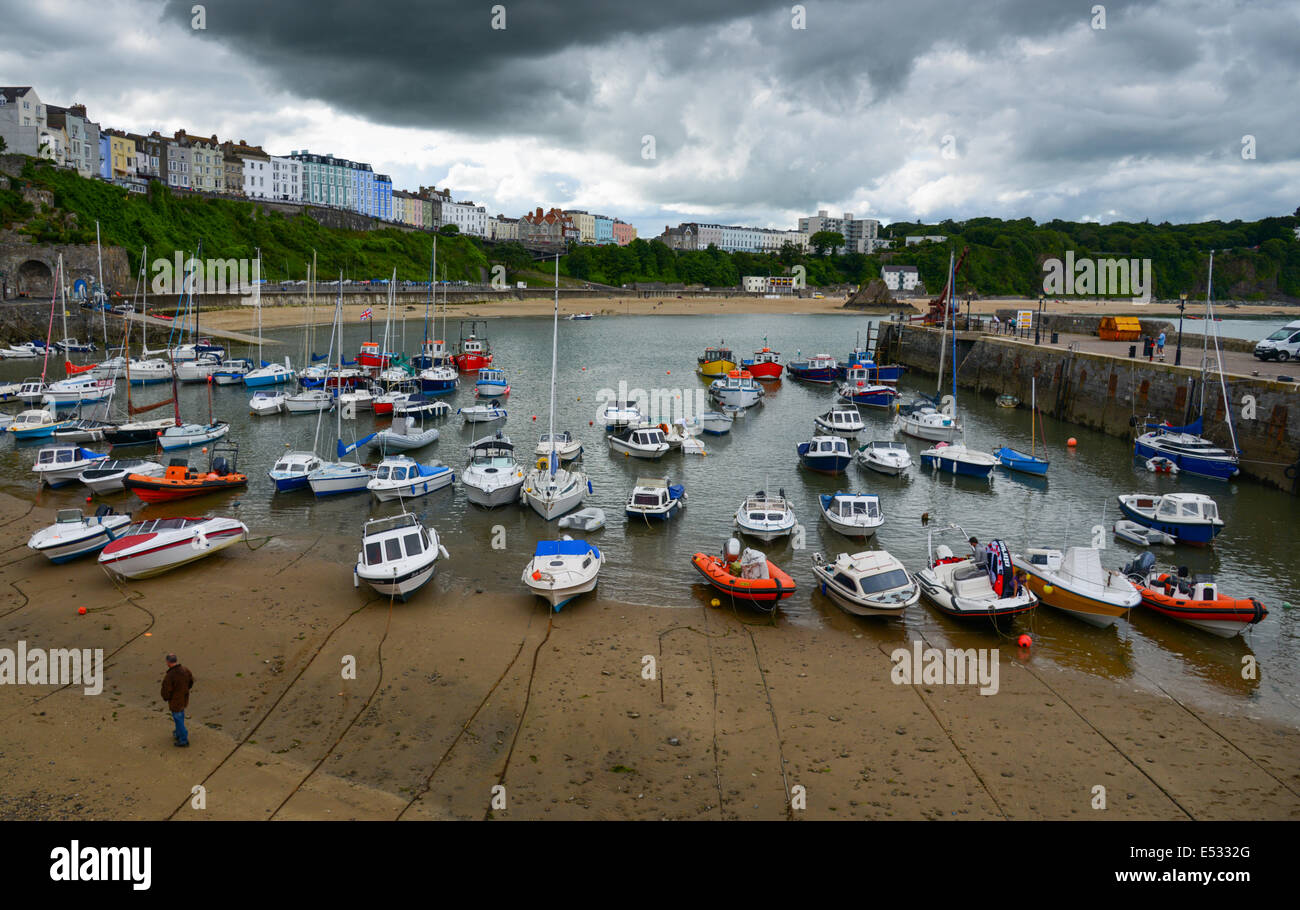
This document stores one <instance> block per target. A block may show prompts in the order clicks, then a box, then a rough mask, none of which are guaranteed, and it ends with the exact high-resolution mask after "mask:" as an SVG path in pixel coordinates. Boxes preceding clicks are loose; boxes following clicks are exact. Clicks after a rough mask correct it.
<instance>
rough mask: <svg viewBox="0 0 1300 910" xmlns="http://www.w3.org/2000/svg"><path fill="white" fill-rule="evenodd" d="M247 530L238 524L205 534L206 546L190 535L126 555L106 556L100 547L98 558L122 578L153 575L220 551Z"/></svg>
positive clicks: (236, 540)
mask: <svg viewBox="0 0 1300 910" xmlns="http://www.w3.org/2000/svg"><path fill="white" fill-rule="evenodd" d="M247 533H248V528H246V527H244V526H243V525H242V524H240V525H239V526H238V527H234V528H228V529H223V530H219V531H214V532H213V533H210V534H208V535H207V546H206V547H201V548H200V547H196V546H195V545H194V544H195V543H196V539H195V538H194V537H192V536H191V537H186V538H184V539H183V540H178V541H173V542H170V543H166V544H163V545H160V546H157V547H154V548H152V549H148V550H144V551H141V552H139V553H136V554H134V555H130V556H120V557H119V556H111V557H110V558H107V559H106V558H105V556H106V554H105V553H104V552H103V551H101V552H100V555H99V562H100V565H102V566H104V567H105V568H106V569H108V570H109V571H111V572H113V573H114V574H116V575H121V576H122V577H124V578H153V577H154V576H156V575H162V574H163V573H164V572H170V571H171V570H172V569H178V568H180V567H181V566H184V565H189V564H190V563H192V562H197V561H198V560H200V559H204V558H206V557H208V556H211V555H213V554H214V553H220V552H221V551H222V550H224V549H226V548H227V547H231V546H234V545H235V544H237V543H239V542H240V541H241V540H243V539H244V536H245V535H246V534H247ZM105 549H107V547H105Z"/></svg>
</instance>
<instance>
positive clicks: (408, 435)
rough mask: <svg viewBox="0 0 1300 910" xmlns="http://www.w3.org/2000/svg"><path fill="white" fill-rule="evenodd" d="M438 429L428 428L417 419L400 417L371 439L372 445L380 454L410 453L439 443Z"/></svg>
mask: <svg viewBox="0 0 1300 910" xmlns="http://www.w3.org/2000/svg"><path fill="white" fill-rule="evenodd" d="M438 435H439V434H438V430H437V428H436V427H426V426H424V425H423V424H421V423H420V422H419V421H418V420H417V419H416V418H415V417H400V418H397V419H396V420H394V421H393V423H392V425H391V426H389V427H387V428H385V429H383V430H380V431H379V432H378V433H375V434H374V435H373V436H371V437H370V445H371V447H373V448H376V449H378V450H379V451H380V452H409V451H412V450H414V449H422V448H424V447H425V446H427V445H432V444H433V443H435V442H437V441H438Z"/></svg>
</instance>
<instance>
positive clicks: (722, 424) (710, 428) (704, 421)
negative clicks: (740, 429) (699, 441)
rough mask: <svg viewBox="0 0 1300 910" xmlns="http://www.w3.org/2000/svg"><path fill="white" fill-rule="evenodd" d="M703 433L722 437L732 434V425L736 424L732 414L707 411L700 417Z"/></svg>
mask: <svg viewBox="0 0 1300 910" xmlns="http://www.w3.org/2000/svg"><path fill="white" fill-rule="evenodd" d="M699 422H700V430H701V432H704V433H708V434H709V435H710V436H722V435H723V434H725V433H730V432H731V425H732V424H733V423H734V422H735V420H734V418H733V417H732V416H731V415H730V414H724V413H722V412H721V411H705V412H704V413H703V414H701V415H700V417H699Z"/></svg>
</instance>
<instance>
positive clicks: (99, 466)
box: [77, 458, 164, 494]
mask: <svg viewBox="0 0 1300 910" xmlns="http://www.w3.org/2000/svg"><path fill="white" fill-rule="evenodd" d="M163 470H164V469H163V466H162V465H160V464H159V463H158V462H156V461H148V460H146V459H143V458H124V459H111V460H107V461H100V462H96V463H95V464H93V465H91V466H90V467H88V468H86V469H85V470H84V471H82V472H81V473H80V474H78V475H77V479H78V480H80V481H81V482H82V483H83V484H84V485H85V486H86V488H87V489H89V490H90V492H91V493H94V494H100V493H113V492H116V491H118V490H121V489H123V486H122V481H123V480H125V479H126V476H127V475H128V474H143V475H145V476H147V477H161V476H162V475H163Z"/></svg>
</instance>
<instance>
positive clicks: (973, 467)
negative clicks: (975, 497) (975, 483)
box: [921, 442, 998, 478]
mask: <svg viewBox="0 0 1300 910" xmlns="http://www.w3.org/2000/svg"><path fill="white" fill-rule="evenodd" d="M921 464H922V465H923V466H925V467H927V468H931V469H933V470H936V471H938V472H939V473H941V474H960V475H961V476H963V477H984V478H987V477H988V476H989V472H990V471H992V470H993V469H994V468H995V467H997V465H998V460H997V458H995V457H994V456H992V455H990V454H989V453H988V452H980V451H977V450H975V449H968V448H966V446H964V445H962V444H961V443H954V444H952V445H949V444H948V443H946V442H941V443H939V444H938V445H936V446H934V447H933V448H930V449H926V450H925V451H924V452H922V453H921Z"/></svg>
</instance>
